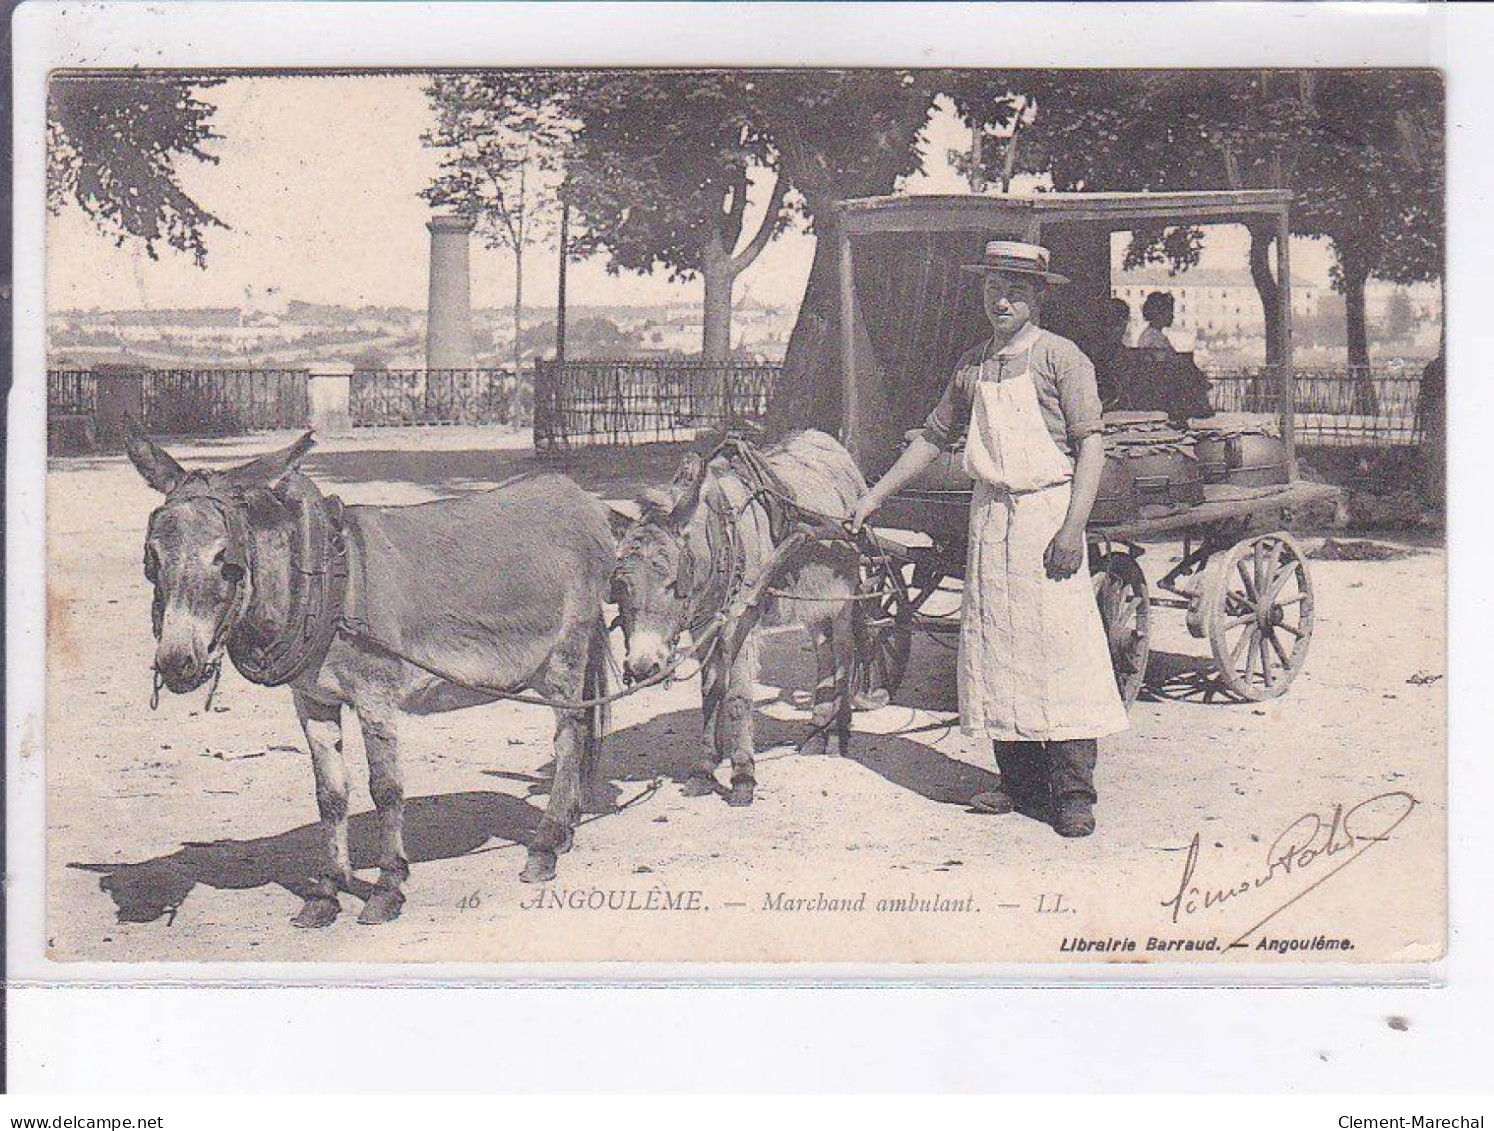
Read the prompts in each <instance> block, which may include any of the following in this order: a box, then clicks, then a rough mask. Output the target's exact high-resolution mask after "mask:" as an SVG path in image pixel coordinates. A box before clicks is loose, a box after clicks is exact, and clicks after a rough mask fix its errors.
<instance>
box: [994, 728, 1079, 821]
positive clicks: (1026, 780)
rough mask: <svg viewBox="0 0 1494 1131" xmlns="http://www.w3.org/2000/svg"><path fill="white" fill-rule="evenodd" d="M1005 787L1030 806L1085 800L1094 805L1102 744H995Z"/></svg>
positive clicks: (1072, 741) (1074, 741)
mask: <svg viewBox="0 0 1494 1131" xmlns="http://www.w3.org/2000/svg"><path fill="white" fill-rule="evenodd" d="M991 745H992V746H993V747H995V750H996V768H997V769H998V770H999V771H1000V772H1001V788H1002V789H1003V790H1005V791H1006V792H1007V793H1008V794H1009V795H1010V796H1011V797H1012V798H1013V799H1014V800H1017V801H1019V802H1028V803H1042V802H1049V801H1059V800H1061V799H1063V798H1065V797H1082V798H1084V799H1085V800H1087V801H1088V802H1089V803H1090V804H1091V805H1093V804H1094V803H1095V801H1096V800H1097V798H1096V794H1095V758H1096V755H1097V754H1098V751H1099V743H1097V742H1096V741H1095V740H1094V739H1093V738H1068V739H1063V740H1062V741H1058V742H993V743H992V744H991Z"/></svg>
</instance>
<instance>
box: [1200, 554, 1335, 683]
mask: <svg viewBox="0 0 1494 1131" xmlns="http://www.w3.org/2000/svg"><path fill="white" fill-rule="evenodd" d="M1203 601H1204V616H1205V618H1206V619H1207V622H1208V630H1209V645H1210V647H1212V648H1213V650H1214V660H1215V662H1216V663H1217V664H1218V665H1219V677H1220V679H1222V680H1223V681H1224V685H1225V686H1226V687H1228V688H1229V689H1230V690H1231V691H1232V692H1234V693H1235V694H1236V695H1239V696H1240V697H1242V698H1244V699H1250V700H1260V699H1274V698H1276V697H1277V696H1278V695H1281V694H1283V693H1284V692H1285V691H1286V689H1287V688H1288V687H1290V686H1291V685H1292V680H1294V679H1295V678H1296V677H1297V673H1298V672H1299V671H1300V670H1301V669H1302V661H1303V660H1304V659H1305V658H1306V657H1307V646H1308V644H1309V643H1310V642H1311V641H1312V619H1313V617H1312V579H1311V578H1310V577H1309V576H1308V572H1307V560H1306V559H1305V558H1304V557H1303V556H1302V551H1301V549H1300V548H1298V546H1297V543H1296V542H1294V541H1293V540H1292V539H1291V537H1290V536H1288V535H1286V534H1279V533H1278V534H1262V535H1260V536H1259V537H1257V538H1247V539H1245V540H1243V541H1240V542H1236V543H1235V544H1234V545H1233V546H1231V547H1230V548H1229V550H1228V551H1226V552H1225V553H1223V554H1220V555H1219V556H1218V557H1216V558H1215V559H1214V560H1213V561H1211V562H1210V563H1209V566H1208V569H1207V571H1206V572H1205V578H1204V590H1203Z"/></svg>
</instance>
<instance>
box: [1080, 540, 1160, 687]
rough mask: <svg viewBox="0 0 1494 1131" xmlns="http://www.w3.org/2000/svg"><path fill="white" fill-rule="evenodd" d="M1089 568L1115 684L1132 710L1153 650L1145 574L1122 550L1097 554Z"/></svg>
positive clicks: (1132, 558)
mask: <svg viewBox="0 0 1494 1131" xmlns="http://www.w3.org/2000/svg"><path fill="white" fill-rule="evenodd" d="M1090 568H1091V571H1092V573H1093V575H1094V584H1095V601H1096V602H1097V603H1098V604H1099V606H1100V621H1101V622H1102V623H1103V624H1104V625H1105V639H1106V642H1107V643H1108V644H1109V646H1110V664H1111V666H1112V667H1113V668H1114V669H1115V685H1116V688H1117V689H1118V690H1119V691H1120V696H1121V701H1122V702H1123V703H1124V704H1125V705H1126V710H1128V711H1129V710H1130V709H1131V704H1132V703H1134V702H1136V697H1137V696H1138V695H1140V694H1141V685H1142V683H1143V682H1144V681H1145V680H1146V664H1147V659H1148V657H1150V655H1151V650H1152V647H1151V635H1150V625H1151V604H1150V595H1149V593H1148V591H1147V584H1146V574H1144V573H1143V572H1142V571H1141V566H1140V564H1139V563H1138V562H1137V561H1136V559H1135V558H1134V557H1132V556H1131V555H1130V554H1126V553H1121V552H1119V551H1111V552H1110V553H1108V554H1098V555H1096V556H1095V558H1094V559H1093V560H1092V561H1091V565H1090Z"/></svg>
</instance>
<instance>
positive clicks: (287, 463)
mask: <svg viewBox="0 0 1494 1131" xmlns="http://www.w3.org/2000/svg"><path fill="white" fill-rule="evenodd" d="M315 446H316V440H314V439H313V438H312V435H311V433H310V432H307V433H306V434H305V435H304V436H302V437H301V438H300V439H299V440H297V441H296V442H295V443H294V444H292V445H290V447H288V448H281V449H280V450H279V451H278V452H270V453H269V454H267V455H262V456H259V457H258V458H257V459H252V460H250V461H249V462H248V463H243V464H240V465H239V466H238V467H231V468H229V469H228V470H227V471H225V472H223V478H224V479H225V480H227V481H228V482H229V483H236V484H240V485H242V486H249V485H253V484H258V485H263V486H270V487H273V486H275V485H276V484H278V483H279V482H280V481H281V480H282V479H284V478H285V477H286V476H287V475H290V474H291V473H292V472H293V471H295V470H296V468H297V466H298V465H299V464H300V462H301V460H302V459H303V458H304V457H305V455H306V453H307V452H309V451H311V449H312V448H314V447H315Z"/></svg>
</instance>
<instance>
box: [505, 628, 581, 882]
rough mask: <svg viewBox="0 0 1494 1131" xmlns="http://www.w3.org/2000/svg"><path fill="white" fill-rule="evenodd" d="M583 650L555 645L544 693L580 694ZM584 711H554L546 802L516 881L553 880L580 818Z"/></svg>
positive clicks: (572, 696) (577, 696) (567, 696)
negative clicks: (552, 756)
mask: <svg viewBox="0 0 1494 1131" xmlns="http://www.w3.org/2000/svg"><path fill="white" fill-rule="evenodd" d="M585 666H586V654H585V652H584V650H583V651H581V652H580V653H579V654H578V655H570V654H566V652H565V650H564V649H557V650H556V652H555V653H554V654H552V655H551V657H550V661H549V663H548V664H547V665H546V667H545V674H544V679H543V681H542V684H541V686H542V688H543V691H544V694H546V695H549V696H552V697H554V698H559V699H568V700H572V701H574V700H577V699H580V698H581V687H582V683H583V671H584V669H585ZM586 727H587V721H586V713H585V712H584V711H560V710H557V711H556V712H555V780H554V781H553V782H552V783H551V785H550V803H549V804H548V805H546V806H545V815H544V816H543V817H541V818H540V822H539V825H538V827H536V828H535V830H534V832H533V833H532V834H531V835H530V837H529V855H528V858H527V859H526V860H525V861H524V870H523V871H522V872H520V873H519V879H520V880H522V881H523V882H524V883H526V884H533V883H542V882H544V881H545V880H553V879H554V878H555V864H556V858H557V857H558V856H559V855H560V854H561V853H562V852H568V851H569V850H570V847H571V843H572V841H573V840H574V838H575V833H574V831H573V830H574V829H575V827H576V822H577V820H579V819H580V816H581V759H582V755H583V754H584V752H585V748H584V744H585V742H586Z"/></svg>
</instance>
